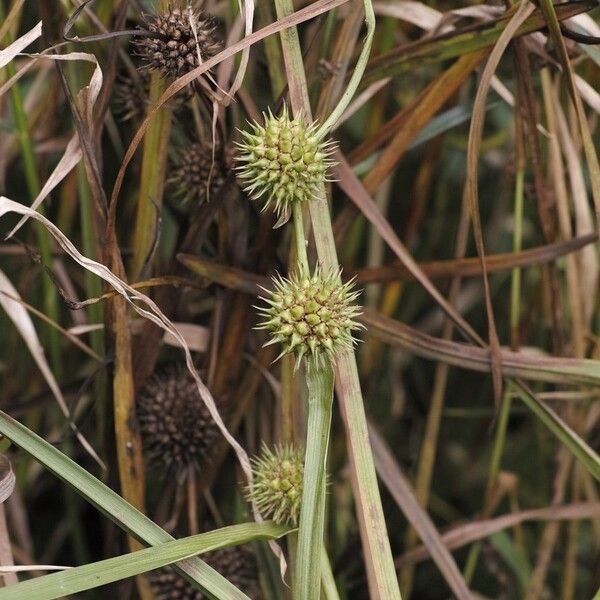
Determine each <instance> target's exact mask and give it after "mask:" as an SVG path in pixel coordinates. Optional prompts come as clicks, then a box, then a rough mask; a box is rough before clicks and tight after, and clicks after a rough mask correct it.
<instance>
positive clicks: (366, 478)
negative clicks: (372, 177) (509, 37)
mask: <svg viewBox="0 0 600 600" xmlns="http://www.w3.org/2000/svg"><path fill="white" fill-rule="evenodd" d="M366 4H368V5H369V6H370V3H369V2H368V0H367V2H366ZM275 7H276V11H277V17H278V18H282V17H284V16H287V15H290V14H292V13H293V12H294V7H293V4H292V2H291V0H275ZM366 8H367V10H366V13H367V17H370V16H371V15H372V10H368V7H366ZM368 25H369V30H371V29H372V28H373V27H374V18H373V19H370V21H369V22H368ZM369 40H370V37H368V39H367V41H368V42H369ZM281 43H282V47H283V56H284V60H285V66H286V70H287V74H288V86H289V90H290V103H291V105H292V109H293V111H294V113H295V114H302V115H303V116H304V117H305V118H307V119H310V118H311V115H312V111H311V106H310V102H309V97H308V86H307V82H306V74H305V72H304V65H303V61H302V50H301V48H300V43H299V40H298V33H297V30H296V28H295V27H291V28H289V29H285V30H284V31H282V32H281ZM367 45H368V44H366V46H367ZM369 49H370V48H369ZM364 53H365V50H364V49H363V53H361V60H362V57H363V56H364ZM367 54H368V52H367ZM357 72H358V73H359V74H360V61H359V65H357ZM357 72H355V74H354V75H353V78H352V79H351V81H352V82H353V84H354V83H355V82H356V78H357V77H358V75H357ZM344 100H345V101H346V102H349V101H350V98H348V96H344ZM342 104H343V103H342ZM344 108H345V107H344ZM337 110H338V109H336V111H334V113H335V112H337ZM342 112H343V111H342ZM340 114H341V113H340ZM335 120H337V117H336V119H335ZM332 122H334V121H332V120H331V118H328V119H327V120H326V121H325V123H324V124H323V126H322V127H321V130H322V131H326V130H327V127H329V126H330V124H331V123H332ZM326 124H327V125H326ZM309 207H310V216H311V221H312V226H313V232H314V238H315V244H316V247H317V254H318V257H319V263H320V265H321V267H322V268H323V270H324V271H327V272H330V271H334V270H336V269H338V268H339V263H338V259H337V252H336V247H335V240H334V237H333V230H332V226H331V217H330V214H329V206H328V203H327V194H326V191H325V187H324V186H322V187H321V189H320V190H319V192H318V198H317V199H316V200H315V201H313V202H311V203H310V206H309ZM336 360H337V362H336V377H337V387H338V392H339V398H340V408H341V411H342V414H343V417H344V425H345V427H346V436H347V441H348V451H349V454H350V464H351V466H352V469H353V475H352V485H353V491H354V496H355V499H356V505H357V511H358V522H359V526H360V532H361V538H362V540H363V545H364V556H365V561H366V565H367V574H368V579H369V589H370V593H371V597H373V598H377V597H379V598H385V599H386V600H397V599H399V598H400V590H399V588H398V580H397V578H396V569H395V566H394V561H393V557H392V552H391V548H390V543H389V539H388V537H387V531H386V525H385V518H384V515H383V509H382V506H381V498H380V495H379V487H378V484H377V475H376V472H375V465H374V462H373V455H372V452H371V447H370V445H369V443H368V439H369V437H368V431H367V421H366V416H365V410H364V405H363V399H362V393H361V389H360V381H359V378H358V369H357V367H356V357H355V355H354V351H353V350H352V349H344V350H342V351H341V352H340V353H339V355H338V356H337V359H336Z"/></svg>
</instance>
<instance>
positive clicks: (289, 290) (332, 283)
mask: <svg viewBox="0 0 600 600" xmlns="http://www.w3.org/2000/svg"><path fill="white" fill-rule="evenodd" d="M273 282H274V286H275V287H274V290H273V291H271V292H269V295H268V296H267V297H264V298H262V299H263V300H264V301H265V302H266V303H267V305H268V306H266V307H258V310H259V312H260V313H261V314H262V316H263V317H264V318H265V319H266V320H265V321H263V322H262V323H261V324H260V325H259V329H266V330H267V331H269V332H270V333H271V334H272V337H271V340H270V341H269V342H267V344H274V343H280V344H282V345H283V351H282V352H281V354H280V356H283V355H284V354H287V353H289V352H293V353H295V354H296V358H297V360H296V366H298V365H299V364H300V361H301V359H302V357H303V356H307V357H308V358H309V359H311V360H312V362H314V363H316V364H319V363H320V362H321V361H322V360H323V359H327V360H329V361H331V362H333V360H334V359H335V355H336V353H337V352H338V351H339V350H340V349H341V348H348V347H351V346H352V345H353V344H354V342H355V339H354V337H353V332H354V331H356V330H358V329H361V328H362V325H360V324H359V323H357V322H356V321H355V319H356V317H357V316H358V315H359V314H360V307H358V306H356V305H355V304H354V301H355V300H356V299H357V297H358V292H357V291H355V290H354V282H353V281H349V282H347V283H341V280H340V273H339V271H333V272H331V273H329V274H327V275H326V274H323V273H321V271H320V270H318V269H317V270H316V271H315V273H314V274H313V275H311V276H308V275H292V276H291V277H290V278H289V279H284V278H282V277H278V278H276V279H274V280H273ZM265 291H267V290H265ZM309 364H310V363H309Z"/></svg>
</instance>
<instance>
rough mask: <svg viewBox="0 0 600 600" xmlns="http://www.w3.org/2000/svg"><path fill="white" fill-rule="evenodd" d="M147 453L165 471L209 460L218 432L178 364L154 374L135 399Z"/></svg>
mask: <svg viewBox="0 0 600 600" xmlns="http://www.w3.org/2000/svg"><path fill="white" fill-rule="evenodd" d="M137 409H138V420H139V424H140V431H141V434H142V439H143V441H144V446H145V448H146V449H147V450H148V457H149V459H150V461H151V462H152V463H153V464H155V465H161V466H162V467H163V468H165V469H167V470H168V471H175V472H176V473H183V472H184V471H185V470H186V469H187V468H189V467H190V466H193V467H199V466H200V465H201V464H202V462H206V461H207V460H210V457H211V454H212V449H213V447H214V444H215V442H216V441H217V439H218V437H219V435H220V432H219V428H218V426H217V424H216V423H215V422H214V421H213V419H212V417H211V416H210V413H209V412H208V409H207V408H206V406H205V405H204V402H203V401H202V399H201V398H200V394H199V393H198V389H197V387H196V382H195V381H194V378H193V377H192V376H191V374H190V373H189V372H188V371H187V370H186V369H185V367H183V366H182V365H177V366H175V367H171V368H169V369H167V370H166V371H165V372H164V373H162V374H159V375H154V376H153V377H152V378H151V380H150V381H149V382H148V384H147V385H146V387H145V389H144V390H143V392H142V393H141V394H140V396H139V398H138V400H137Z"/></svg>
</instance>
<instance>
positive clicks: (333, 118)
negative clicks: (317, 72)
mask: <svg viewBox="0 0 600 600" xmlns="http://www.w3.org/2000/svg"><path fill="white" fill-rule="evenodd" d="M363 7H364V10H365V23H366V24H367V35H366V37H365V42H364V44H363V47H362V50H361V51H360V55H359V56H358V60H357V61H356V67H355V68H354V71H353V73H352V77H350V81H349V82H348V85H347V86H346V89H345V90H344V92H343V94H342V97H341V98H340V99H339V101H338V103H337V106H336V107H335V108H334V109H333V110H332V111H331V114H330V115H329V116H328V117H327V118H326V119H325V121H324V122H323V124H322V125H321V126H320V127H319V129H318V130H317V135H318V136H320V137H325V136H326V135H327V134H328V133H329V132H330V131H331V130H332V129H333V128H334V127H335V124H336V123H337V122H338V119H339V118H340V117H341V116H342V114H343V113H344V111H345V110H346V109H347V108H348V105H349V104H350V101H351V100H352V98H353V97H354V94H355V93H356V90H357V89H358V86H359V85H360V82H361V80H362V76H363V74H364V72H365V69H366V67H367V61H368V60H369V54H370V53H371V46H372V45H373V36H374V35H375V12H374V11H373V4H372V3H371V0H364V2H363Z"/></svg>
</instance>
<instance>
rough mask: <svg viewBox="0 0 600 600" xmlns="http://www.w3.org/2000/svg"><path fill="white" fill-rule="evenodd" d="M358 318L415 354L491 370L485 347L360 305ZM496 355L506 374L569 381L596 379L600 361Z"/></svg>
mask: <svg viewBox="0 0 600 600" xmlns="http://www.w3.org/2000/svg"><path fill="white" fill-rule="evenodd" d="M360 320H361V322H362V323H363V324H364V325H366V326H367V328H368V330H369V332H370V333H371V334H372V335H374V336H377V337H378V338H380V339H382V340H384V341H385V342H387V343H388V344H391V345H394V346H398V347H401V348H404V349H406V350H407V351H409V352H414V353H415V354H416V355H418V356H422V357H424V358H429V359H431V360H438V361H442V362H445V363H447V364H450V365H454V366H457V367H462V368H466V369H472V370H475V371H481V372H490V370H491V365H492V361H491V357H490V354H489V352H488V351H487V349H485V348H479V347H477V346H473V345H471V344H464V343H461V342H454V341H452V340H447V339H441V338H437V337H433V336H430V335H428V334H426V333H422V332H421V331H417V330H416V329H413V328H412V327H409V326H408V325H405V324H404V323H400V322H398V321H396V320H394V319H391V318H389V317H386V316H384V315H381V314H379V313H377V312H375V311H373V310H370V309H363V314H362V315H361V317H360ZM500 358H501V360H502V365H503V370H504V374H505V375H508V376H513V377H520V378H523V379H531V380H535V381H545V382H550V383H562V384H565V383H569V384H572V385H575V384H579V385H598V383H599V382H600V364H599V363H598V361H596V360H590V359H576V358H563V357H560V358H554V357H547V356H543V355H541V354H540V353H538V352H524V351H523V352H512V351H509V350H505V349H500Z"/></svg>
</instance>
